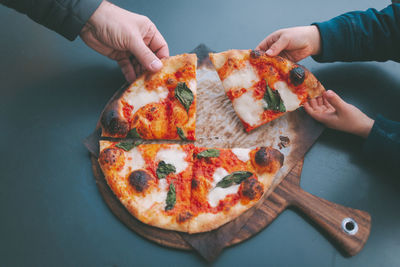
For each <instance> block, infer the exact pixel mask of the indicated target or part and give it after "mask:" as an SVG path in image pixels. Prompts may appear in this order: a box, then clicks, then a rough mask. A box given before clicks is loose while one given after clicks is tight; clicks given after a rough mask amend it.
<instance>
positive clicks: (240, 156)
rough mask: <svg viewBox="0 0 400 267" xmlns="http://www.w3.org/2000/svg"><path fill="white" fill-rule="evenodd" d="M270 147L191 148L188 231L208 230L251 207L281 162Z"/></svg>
mask: <svg viewBox="0 0 400 267" xmlns="http://www.w3.org/2000/svg"><path fill="white" fill-rule="evenodd" d="M283 158H284V157H283V154H281V153H280V152H279V151H278V150H275V149H273V148H265V147H262V148H256V149H243V148H234V149H219V148H218V149H216V148H212V149H208V148H198V147H195V149H194V164H193V179H192V183H191V188H192V191H191V212H192V213H193V215H194V216H193V218H192V219H191V221H190V223H189V233H200V232H206V231H211V230H213V229H216V228H218V227H220V226H221V225H223V224H225V223H227V222H229V221H231V220H233V219H235V218H236V217H238V216H239V215H241V214H242V213H243V212H245V211H246V210H248V209H250V208H251V207H253V206H254V205H255V204H256V203H257V202H258V201H259V200H260V199H261V197H262V196H263V194H264V193H265V192H266V191H267V190H268V188H269V187H270V186H271V183H272V180H273V177H274V176H275V174H276V173H277V171H278V170H279V169H280V168H281V166H282V164H283Z"/></svg>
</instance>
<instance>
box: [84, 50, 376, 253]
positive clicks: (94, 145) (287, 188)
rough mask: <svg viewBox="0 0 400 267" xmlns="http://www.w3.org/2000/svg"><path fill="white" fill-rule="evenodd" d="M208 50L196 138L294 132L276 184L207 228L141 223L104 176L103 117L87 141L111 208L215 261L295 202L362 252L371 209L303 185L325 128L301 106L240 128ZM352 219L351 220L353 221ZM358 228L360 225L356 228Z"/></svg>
mask: <svg viewBox="0 0 400 267" xmlns="http://www.w3.org/2000/svg"><path fill="white" fill-rule="evenodd" d="M208 51H210V50H209V49H208V48H207V47H206V46H204V45H200V46H198V47H197V48H196V49H195V50H194V52H195V53H196V54H197V56H198V58H199V64H198V69H197V75H198V92H197V93H198V106H197V112H198V115H199V116H198V118H197V120H196V135H198V139H199V140H198V141H196V143H195V144H196V145H199V146H207V147H226V148H231V147H255V146H261V145H264V146H273V145H274V144H276V141H277V140H279V139H277V138H278V136H279V135H280V134H281V133H284V134H285V135H289V136H290V140H291V141H290V142H291V145H290V147H289V148H286V149H283V151H282V150H281V152H283V153H284V154H285V153H286V154H285V163H284V166H283V167H282V169H281V170H280V172H279V173H278V174H277V176H276V177H275V179H274V182H273V186H272V187H271V190H270V191H269V192H267V193H268V194H266V196H268V197H267V198H265V200H262V201H263V202H262V203H259V204H260V205H257V207H254V208H253V209H251V210H249V211H247V212H246V213H247V214H242V215H241V216H240V217H239V218H237V219H235V220H234V221H232V222H230V223H228V224H226V225H224V226H222V227H221V228H219V229H216V230H213V231H211V232H207V233H204V234H195V235H189V234H181V233H178V232H174V231H168V230H163V229H159V228H155V227H152V226H149V225H146V224H144V223H141V222H140V221H138V220H137V219H136V218H135V217H133V216H132V215H131V214H130V213H129V212H128V211H127V210H126V209H125V207H124V206H123V205H122V204H121V203H120V202H119V201H118V199H117V198H116V197H115V196H114V194H113V192H112V191H111V190H110V188H109V187H108V185H107V182H106V181H105V179H104V176H103V173H102V171H101V169H100V166H99V164H98V162H97V157H96V155H98V151H99V148H98V140H99V135H98V133H99V126H100V124H99V123H98V125H97V128H96V132H95V133H93V134H92V135H91V136H89V137H88V138H87V139H86V140H85V141H84V143H85V145H86V147H87V148H88V149H89V151H90V152H91V162H92V168H93V172H94V176H95V179H96V183H97V186H98V189H99V191H100V193H101V195H102V197H103V199H104V200H105V202H106V204H107V205H108V206H109V208H110V209H111V211H112V212H113V213H114V214H115V215H116V216H117V217H118V218H119V219H120V220H121V221H122V222H123V223H124V224H125V225H126V226H128V227H129V228H130V229H132V230H133V231H135V232H136V233H138V234H139V235H141V236H143V237H144V238H146V239H149V240H151V241H154V242H156V243H158V244H160V245H164V246H168V247H172V248H177V249H183V250H190V249H192V248H194V249H195V250H196V251H197V252H199V253H200V254H201V255H202V256H203V257H204V258H206V259H207V260H209V261H212V260H213V259H215V258H216V257H217V256H218V254H219V253H220V252H221V251H222V249H223V247H225V246H231V245H234V244H237V243H240V242H242V241H244V240H246V239H248V238H250V237H252V236H254V235H255V234H257V233H258V232H260V231H261V230H262V229H264V228H265V227H267V226H268V225H269V224H270V223H271V222H272V221H273V220H274V219H275V218H276V217H277V216H278V215H279V214H280V213H281V212H282V211H284V210H285V209H286V208H288V207H290V206H294V207H296V208H298V210H300V211H301V212H303V213H304V214H305V215H306V216H307V217H309V218H310V219H311V220H312V221H314V222H315V223H316V224H317V225H319V226H320V227H321V228H322V229H323V230H325V231H326V232H327V233H328V235H329V236H331V237H332V240H334V241H336V243H337V245H338V246H339V247H340V248H342V249H343V251H344V252H345V253H346V254H348V255H355V254H357V253H358V252H359V251H360V250H361V249H362V247H363V246H364V244H365V242H366V240H367V239H368V236H369V232H370V227H371V218H370V216H369V214H368V213H366V212H363V211H359V210H354V209H350V208H346V207H343V206H340V205H337V204H334V203H331V202H329V201H326V200H323V199H320V198H318V197H315V196H313V195H310V194H308V193H306V192H304V191H303V190H301V188H300V186H299V183H300V175H301V169H302V165H303V160H302V158H303V157H304V153H305V152H306V151H307V150H308V148H309V147H310V146H311V145H312V143H314V142H315V140H316V138H317V137H318V136H319V134H320V133H321V132H322V128H321V129H318V127H317V125H315V122H312V120H310V118H307V116H306V115H305V113H304V112H300V111H299V112H297V111H296V112H292V113H289V114H288V115H286V116H284V117H282V118H281V119H277V120H275V121H273V122H271V123H269V124H268V125H267V126H265V127H260V129H258V130H254V131H253V132H252V133H250V134H245V133H244V131H241V130H240V129H242V125H241V123H240V121H239V120H238V118H237V116H236V114H235V112H234V111H233V109H232V107H231V104H230V102H229V99H227V98H226V96H225V94H224V92H223V89H222V88H220V87H221V85H220V81H219V78H218V75H217V74H216V72H215V69H213V67H212V66H211V63H210V62H209V59H208ZM200 84H201V86H200ZM124 87H125V86H123V87H122V88H121V89H120V90H119V91H117V92H116V94H115V95H114V96H113V97H112V98H111V99H110V101H109V103H110V102H111V101H112V100H113V99H115V98H116V97H117V96H118V94H120V93H121V92H123V89H124ZM200 88H201V90H200ZM107 105H108V104H107ZM210 107H212V109H211V108H210ZM218 114H222V115H218ZM198 126H199V127H198ZM285 150H286V152H285ZM289 171H290V172H289ZM276 178H278V179H276ZM271 191H272V192H271ZM346 220H349V222H347V224H346ZM342 224H343V225H347V227H348V228H349V229H350V228H351V227H353V228H354V229H353V230H349V229H347V230H346V228H343V227H344V226H343V227H342ZM356 228H357V231H355V229H356ZM185 240H186V241H185ZM210 244H211V245H210Z"/></svg>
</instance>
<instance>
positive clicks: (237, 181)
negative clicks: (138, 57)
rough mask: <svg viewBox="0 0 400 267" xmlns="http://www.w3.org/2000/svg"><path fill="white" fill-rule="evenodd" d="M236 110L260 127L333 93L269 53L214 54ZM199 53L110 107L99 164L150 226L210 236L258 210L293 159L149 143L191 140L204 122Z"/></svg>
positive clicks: (167, 63) (268, 152)
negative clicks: (199, 104) (199, 112)
mask: <svg viewBox="0 0 400 267" xmlns="http://www.w3.org/2000/svg"><path fill="white" fill-rule="evenodd" d="M209 57H210V59H211V61H212V63H213V65H214V66H215V69H216V71H217V73H218V76H219V78H220V80H221V82H222V85H223V87H224V89H225V93H226V95H227V97H228V98H229V99H230V100H231V102H232V104H233V108H234V110H235V111H236V114H237V115H238V117H239V119H240V120H241V121H242V123H243V125H244V128H245V130H246V131H251V130H253V129H255V128H257V127H259V126H261V125H263V124H265V123H267V122H270V121H272V120H274V119H276V118H278V117H280V116H283V115H284V114H285V113H287V112H290V111H293V110H295V109H297V108H299V107H300V106H301V105H302V104H303V103H305V102H306V101H307V100H308V99H310V98H314V97H316V96H319V95H321V94H322V92H323V91H324V88H323V86H322V85H321V84H320V83H319V81H318V80H317V79H316V78H315V77H314V76H313V75H312V74H311V72H309V71H308V70H307V69H305V68H304V67H302V66H300V65H297V64H295V63H292V62H290V61H288V60H286V59H284V58H281V57H269V56H267V55H266V54H265V53H264V52H262V51H256V50H229V51H225V52H221V53H217V54H214V53H210V55H209ZM196 68H197V57H196V55H195V54H183V55H177V56H174V57H170V58H167V59H163V68H162V69H161V70H160V71H159V72H156V73H150V72H145V73H144V74H143V75H142V76H140V77H139V78H138V79H137V80H136V81H135V82H134V83H132V84H131V85H130V86H129V87H128V88H127V89H126V90H125V91H124V92H122V93H121V95H120V96H119V97H117V98H116V99H115V100H113V101H112V102H111V103H110V104H109V105H107V106H106V108H105V110H104V111H103V113H102V116H101V120H100V124H101V129H102V137H113V138H119V139H121V140H120V141H105V140H101V141H100V155H99V159H98V162H99V165H100V167H101V169H102V171H103V174H104V176H105V179H106V181H107V183H108V185H109V186H110V188H111V189H112V191H113V192H114V194H115V195H116V197H117V198H118V199H119V200H120V202H121V203H122V204H123V205H124V206H125V207H126V208H127V210H128V211H129V212H130V213H131V214H132V215H133V216H135V217H136V218H137V219H138V220H140V221H142V222H143V223H146V224H149V225H152V226H155V227H159V228H163V229H168V230H175V231H181V232H188V233H200V232H206V231H210V230H213V229H216V228H218V227H220V226H221V225H223V224H225V223H227V222H229V221H231V220H233V219H235V218H236V217H238V216H239V215H241V214H242V213H243V212H245V211H246V210H248V209H250V208H251V207H253V206H254V205H255V204H256V203H257V202H258V201H259V200H260V199H261V198H262V196H263V195H264V194H265V192H267V191H268V189H269V188H270V187H271V183H272V181H273V178H274V176H275V175H276V173H277V172H278V171H279V169H280V168H281V167H282V165H283V161H284V156H283V154H282V153H281V152H279V151H278V150H276V149H274V148H271V147H257V148H252V149H247V148H233V149H223V148H204V147H197V146H194V145H193V144H178V142H177V143H175V144H171V143H168V144H166V143H165V144H142V142H141V141H142V140H143V139H151V140H163V139H170V140H190V141H193V140H195V139H196V137H195V122H196V94H197V93H196V90H197V88H196V87H197V83H196Z"/></svg>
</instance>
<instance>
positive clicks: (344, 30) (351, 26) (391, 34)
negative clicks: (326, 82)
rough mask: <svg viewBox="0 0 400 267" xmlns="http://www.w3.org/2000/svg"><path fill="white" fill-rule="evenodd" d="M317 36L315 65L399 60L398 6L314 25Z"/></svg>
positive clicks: (399, 17) (350, 14) (399, 10)
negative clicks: (317, 44)
mask: <svg viewBox="0 0 400 267" xmlns="http://www.w3.org/2000/svg"><path fill="white" fill-rule="evenodd" d="M315 25H316V26H317V27H318V29H319V31H320V35H321V53H320V54H319V55H317V56H314V59H315V60H317V61H319V62H333V61H367V60H368V61H369V60H374V61H386V60H394V61H400V49H398V48H399V47H400V5H399V4H393V5H390V6H388V7H387V8H385V9H383V10H381V11H377V10H375V9H368V10H367V11H365V12H360V11H356V12H349V13H346V14H343V15H340V16H338V17H335V18H333V19H331V20H329V21H326V22H322V23H315Z"/></svg>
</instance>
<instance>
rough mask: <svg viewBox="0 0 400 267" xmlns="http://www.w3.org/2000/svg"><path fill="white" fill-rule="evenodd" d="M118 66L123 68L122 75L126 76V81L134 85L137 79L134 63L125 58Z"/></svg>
mask: <svg viewBox="0 0 400 267" xmlns="http://www.w3.org/2000/svg"><path fill="white" fill-rule="evenodd" d="M118 65H119V67H120V68H121V71H122V74H124V76H125V79H126V80H127V81H128V82H129V83H132V82H133V81H135V79H136V72H135V70H134V69H133V66H132V63H131V61H130V60H129V58H125V59H122V60H119V61H118Z"/></svg>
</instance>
